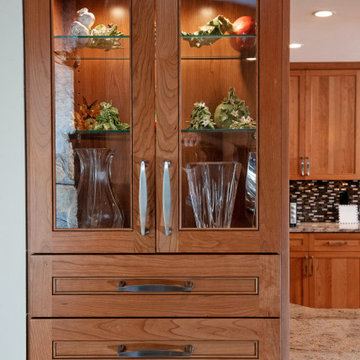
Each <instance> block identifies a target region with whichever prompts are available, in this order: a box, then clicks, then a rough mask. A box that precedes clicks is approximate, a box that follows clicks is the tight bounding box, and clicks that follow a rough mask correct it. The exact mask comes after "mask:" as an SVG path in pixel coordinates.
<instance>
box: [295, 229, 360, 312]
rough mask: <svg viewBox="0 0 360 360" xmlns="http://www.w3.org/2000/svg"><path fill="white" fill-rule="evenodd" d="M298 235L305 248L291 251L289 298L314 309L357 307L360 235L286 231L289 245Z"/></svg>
mask: <svg viewBox="0 0 360 360" xmlns="http://www.w3.org/2000/svg"><path fill="white" fill-rule="evenodd" d="M294 235H295V234H294ZM299 236H302V237H303V239H304V243H308V249H307V250H306V249H305V248H304V249H302V250H303V251H296V250H295V251H294V250H293V251H291V254H290V301H291V302H292V303H295V304H300V305H304V306H310V307H315V308H359V307H360V249H359V243H360V234H354V233H349V234H348V233H314V234H301V235H300V234H296V236H293V234H290V244H291V243H292V242H294V244H295V243H299ZM290 246H291V245H290ZM293 247H294V245H293ZM304 250H306V251H304Z"/></svg>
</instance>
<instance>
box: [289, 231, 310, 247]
mask: <svg viewBox="0 0 360 360" xmlns="http://www.w3.org/2000/svg"><path fill="white" fill-rule="evenodd" d="M308 250H309V236H308V234H302V233H290V251H308Z"/></svg>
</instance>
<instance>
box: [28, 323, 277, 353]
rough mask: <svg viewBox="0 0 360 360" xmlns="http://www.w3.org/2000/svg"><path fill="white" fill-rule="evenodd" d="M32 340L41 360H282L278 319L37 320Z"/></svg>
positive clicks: (30, 350) (35, 351)
mask: <svg viewBox="0 0 360 360" xmlns="http://www.w3.org/2000/svg"><path fill="white" fill-rule="evenodd" d="M29 340H30V348H29V352H30V358H31V359H32V358H34V359H36V360H49V359H80V358H81V359H117V358H118V357H120V356H121V357H128V358H131V355H132V354H135V353H137V354H141V353H142V352H144V353H145V352H148V354H149V355H148V356H150V355H152V358H155V357H156V356H158V358H164V357H167V358H171V357H174V356H175V357H176V356H177V357H179V356H184V355H185V356H186V354H185V353H187V356H186V357H191V358H201V359H218V358H231V359H274V360H277V359H280V355H279V342H280V324H279V320H278V319H207V318H198V319H146V318H140V319H71V320H70V319H53V320H41V319H34V320H32V321H31V323H30V331H29ZM40 349H41V351H40ZM126 355H128V356H126Z"/></svg>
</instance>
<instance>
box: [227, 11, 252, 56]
mask: <svg viewBox="0 0 360 360" xmlns="http://www.w3.org/2000/svg"><path fill="white" fill-rule="evenodd" d="M255 34H256V28H255V22H254V20H253V18H252V17H251V16H240V17H239V18H238V19H236V20H235V22H234V23H233V29H232V32H231V35H255ZM254 40H255V39H254V38H246V37H234V38H231V40H230V43H231V46H232V47H233V48H234V49H235V50H237V51H241V50H244V49H249V48H251V47H252V46H253V45H254V42H255V41H254Z"/></svg>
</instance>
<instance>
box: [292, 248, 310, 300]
mask: <svg viewBox="0 0 360 360" xmlns="http://www.w3.org/2000/svg"><path fill="white" fill-rule="evenodd" d="M308 258H309V256H308V253H307V252H300V251H298V252H292V253H291V255H290V302H291V303H293V304H299V305H304V306H308V302H309V301H308V300H309V283H308V278H307V277H306V273H307V268H306V267H307V266H308Z"/></svg>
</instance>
